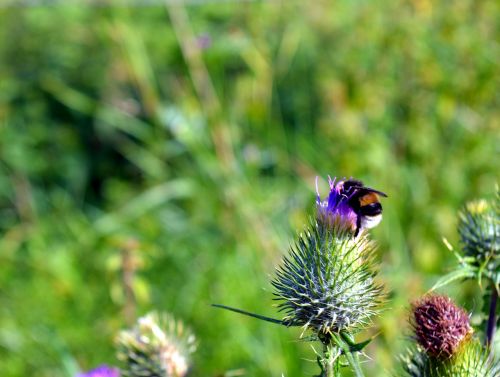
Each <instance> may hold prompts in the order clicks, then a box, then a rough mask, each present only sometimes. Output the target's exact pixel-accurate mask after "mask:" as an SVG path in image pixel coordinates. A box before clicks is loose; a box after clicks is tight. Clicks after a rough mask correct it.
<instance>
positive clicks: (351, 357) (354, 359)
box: [333, 334, 364, 377]
mask: <svg viewBox="0 0 500 377" xmlns="http://www.w3.org/2000/svg"><path fill="white" fill-rule="evenodd" d="M344 336H347V334H345V335H344ZM333 340H334V342H335V343H336V344H337V346H338V347H339V348H340V349H341V350H342V351H343V354H344V355H345V357H346V359H347V362H348V363H349V365H350V366H351V367H352V369H353V371H354V374H355V376H356V377H364V374H363V370H362V369H361V365H360V363H359V357H358V354H357V352H351V349H350V348H349V345H348V344H347V343H346V342H345V341H344V340H343V339H342V337H341V336H339V335H336V334H334V335H333Z"/></svg>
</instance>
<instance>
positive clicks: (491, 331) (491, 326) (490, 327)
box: [486, 284, 498, 349]
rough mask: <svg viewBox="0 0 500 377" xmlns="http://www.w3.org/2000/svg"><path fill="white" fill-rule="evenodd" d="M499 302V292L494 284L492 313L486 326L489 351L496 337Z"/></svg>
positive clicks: (491, 303) (491, 304)
mask: <svg viewBox="0 0 500 377" xmlns="http://www.w3.org/2000/svg"><path fill="white" fill-rule="evenodd" d="M497 301H498V291H497V288H496V286H495V284H492V287H491V298H490V313H489V316H488V323H487V325H486V347H488V348H489V349H491V348H492V345H493V336H494V335H495V325H496V308H497Z"/></svg>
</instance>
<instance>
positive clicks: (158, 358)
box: [117, 313, 196, 377]
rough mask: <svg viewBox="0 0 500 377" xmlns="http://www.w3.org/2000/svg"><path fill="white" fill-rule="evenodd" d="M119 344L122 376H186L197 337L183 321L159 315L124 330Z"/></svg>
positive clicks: (152, 315)
mask: <svg viewBox="0 0 500 377" xmlns="http://www.w3.org/2000/svg"><path fill="white" fill-rule="evenodd" d="M117 344H118V358H119V359H120V360H122V361H123V362H124V365H125V367H124V370H122V372H123V375H124V376H129V377H184V376H185V375H186V374H187V372H188V370H189V368H190V362H189V356H190V354H191V353H192V352H194V350H195V348H196V345H195V337H194V335H193V334H192V333H191V332H190V331H189V330H188V329H187V328H186V327H185V326H184V325H183V324H182V323H181V322H179V321H176V320H175V319H173V318H172V317H171V316H169V315H167V314H164V315H158V314H157V313H150V314H148V315H146V316H144V317H142V318H139V320H138V321H137V324H136V326H135V327H134V328H133V329H131V330H125V331H122V332H121V333H120V334H119V336H118V339H117Z"/></svg>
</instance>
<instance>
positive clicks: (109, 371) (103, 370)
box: [76, 365, 120, 377]
mask: <svg viewBox="0 0 500 377" xmlns="http://www.w3.org/2000/svg"><path fill="white" fill-rule="evenodd" d="M76 377H120V371H119V370H118V369H116V368H113V367H109V366H107V365H101V366H99V367H97V368H95V369H92V370H89V371H88V372H85V373H78V374H77V375H76Z"/></svg>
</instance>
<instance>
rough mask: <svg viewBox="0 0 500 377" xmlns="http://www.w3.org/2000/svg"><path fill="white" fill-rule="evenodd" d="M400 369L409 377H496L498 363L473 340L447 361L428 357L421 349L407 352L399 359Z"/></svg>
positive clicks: (499, 369)
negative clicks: (400, 362)
mask: <svg viewBox="0 0 500 377" xmlns="http://www.w3.org/2000/svg"><path fill="white" fill-rule="evenodd" d="M401 361H402V364H403V366H402V369H403V371H404V374H405V375H406V376H410V377H498V376H499V375H500V363H499V362H498V361H495V360H493V359H492V358H490V357H488V352H487V351H486V350H485V349H483V348H482V347H481V344H480V343H479V342H478V341H476V340H473V339H470V340H469V341H468V342H466V343H465V344H463V345H462V347H461V348H460V350H458V351H457V353H456V354H454V355H453V356H452V357H451V358H449V359H444V360H443V359H441V358H436V357H433V356H429V355H428V354H427V353H426V352H425V351H424V350H423V349H422V348H420V347H416V348H414V349H412V350H409V351H408V353H407V355H406V356H404V357H402V358H401Z"/></svg>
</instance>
